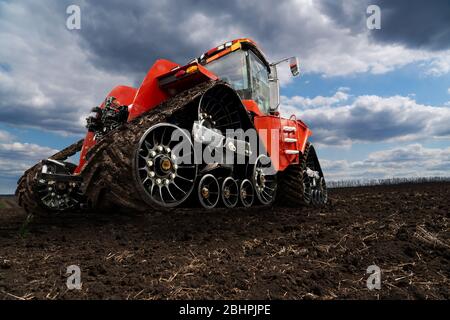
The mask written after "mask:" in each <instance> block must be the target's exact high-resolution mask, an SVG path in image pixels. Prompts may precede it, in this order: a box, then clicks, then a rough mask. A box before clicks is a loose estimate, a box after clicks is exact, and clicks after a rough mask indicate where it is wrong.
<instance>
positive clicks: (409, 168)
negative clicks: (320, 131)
mask: <svg viewBox="0 0 450 320" xmlns="http://www.w3.org/2000/svg"><path fill="white" fill-rule="evenodd" d="M321 165H322V168H323V170H324V172H325V175H326V177H327V178H328V180H341V179H368V178H369V179H370V178H391V177H426V176H448V175H449V172H450V147H448V148H442V149H439V148H425V147H423V146H422V145H421V144H417V143H415V144H409V145H406V146H404V147H396V148H392V149H388V150H381V151H376V152H372V153H370V154H369V155H368V156H367V158H366V159H364V160H362V161H348V160H326V159H323V160H321Z"/></svg>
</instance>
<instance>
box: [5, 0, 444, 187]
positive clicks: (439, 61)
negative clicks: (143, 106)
mask: <svg viewBox="0 0 450 320" xmlns="http://www.w3.org/2000/svg"><path fill="white" fill-rule="evenodd" d="M70 5H77V6H79V8H80V12H81V20H80V21H81V25H80V27H81V28H80V29H75V30H69V29H68V28H67V26H66V21H67V19H68V17H69V14H67V13H66V9H67V7H68V6H70ZM369 5H377V6H378V7H379V8H380V12H381V20H380V29H369V28H368V27H367V23H366V22H367V19H368V18H369V17H370V14H368V13H367V7H368V6H369ZM241 37H250V38H252V39H253V40H255V41H256V42H257V43H258V44H259V45H260V47H261V48H262V50H263V51H264V53H265V54H266V56H267V57H268V58H269V60H271V61H275V60H277V59H281V58H284V57H288V56H291V55H296V56H298V58H299V61H300V68H301V76H300V77H297V78H292V77H290V76H289V72H288V70H287V69H288V68H287V67H286V68H284V69H283V68H282V70H281V71H280V73H281V79H282V87H281V95H282V99H281V101H282V103H281V106H280V108H281V112H282V114H283V115H287V116H289V115H291V114H295V115H296V116H297V118H299V119H302V120H303V121H305V122H306V123H307V124H308V125H309V126H310V127H311V128H312V130H313V137H312V138H311V139H312V142H313V143H314V144H315V146H316V150H317V153H318V156H319V158H320V160H321V163H322V167H323V169H324V173H325V177H326V178H327V179H328V180H340V179H372V178H390V177H415V176H450V174H449V173H450V125H449V124H450V1H448V0H432V1H426V2H425V1H420V0H409V1H407V0H370V1H369V0H343V1H336V0H315V1H312V0H292V1H288V0H286V1H283V0H273V1H272V0H241V1H233V0H231V1H202V0H184V1H168V0H166V1H163V0H158V1H143V0H136V1H118V0H108V1H101V0H96V1H93V0H91V1H75V0H71V1H64V0H63V1H57V0H54V1H51V0H43V1H31V0H29V1H26V0H14V1H9V0H0V193H12V192H13V191H14V189H15V186H16V182H17V179H18V177H19V176H20V175H21V174H22V172H23V171H24V170H25V169H27V168H28V167H29V166H30V165H32V164H34V163H35V162H37V161H39V160H41V159H44V158H46V157H48V156H50V155H51V154H52V153H54V152H55V151H56V150H58V149H61V148H63V147H65V146H67V145H69V144H71V143H73V142H75V141H77V140H78V139H80V138H82V137H83V136H84V133H85V127H84V126H85V118H86V116H87V114H88V113H89V111H90V110H91V109H92V107H94V106H95V105H98V104H99V103H101V101H102V100H103V99H104V97H105V95H106V94H107V93H108V92H109V91H110V89H111V88H113V87H114V86H116V85H118V84H123V85H132V86H139V84H140V82H141V81H142V79H143V77H144V75H145V74H146V72H147V70H148V69H149V68H150V67H151V65H152V64H153V62H154V61H155V60H156V59H158V58H165V59H169V60H173V61H175V62H177V63H180V64H185V63H187V62H188V61H189V60H191V59H192V58H195V57H197V56H199V55H201V54H202V53H203V52H205V51H207V50H209V49H210V48H212V47H215V46H217V45H219V44H222V43H224V42H226V41H228V40H232V39H235V38H241Z"/></svg>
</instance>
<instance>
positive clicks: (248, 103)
mask: <svg viewBox="0 0 450 320" xmlns="http://www.w3.org/2000/svg"><path fill="white" fill-rule="evenodd" d="M242 104H243V105H244V106H245V109H247V111H250V112H253V113H254V114H256V115H257V116H263V115H264V113H262V112H261V110H259V107H258V104H257V103H256V101H255V100H242Z"/></svg>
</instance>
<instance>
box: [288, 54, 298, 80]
mask: <svg viewBox="0 0 450 320" xmlns="http://www.w3.org/2000/svg"><path fill="white" fill-rule="evenodd" d="M289 67H290V68H291V73H292V75H293V76H294V77H296V76H298V75H299V74H300V70H299V67H298V59H297V57H292V58H290V59H289Z"/></svg>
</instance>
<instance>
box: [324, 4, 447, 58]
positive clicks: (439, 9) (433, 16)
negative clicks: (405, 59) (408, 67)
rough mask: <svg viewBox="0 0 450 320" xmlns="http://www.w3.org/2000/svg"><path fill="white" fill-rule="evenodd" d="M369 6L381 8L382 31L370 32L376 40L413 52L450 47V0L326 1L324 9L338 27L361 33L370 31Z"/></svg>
mask: <svg viewBox="0 0 450 320" xmlns="http://www.w3.org/2000/svg"><path fill="white" fill-rule="evenodd" d="M369 4H375V5H378V6H379V7H380V9H381V29H380V30H372V31H371V32H370V36H371V37H372V39H374V40H375V41H378V42H384V43H400V44H403V45H405V46H407V47H409V48H413V49H417V48H419V49H427V50H442V49H448V48H450V1H449V0H432V1H423V0H363V1H352V0H350V1H335V0H323V1H321V8H322V10H323V12H325V13H326V14H327V15H328V16H330V17H331V18H332V19H333V21H335V23H337V24H338V25H340V26H342V27H347V28H349V29H350V30H352V31H353V32H356V33H359V32H361V31H362V29H364V28H366V18H367V15H366V8H367V6H368V5H369Z"/></svg>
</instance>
